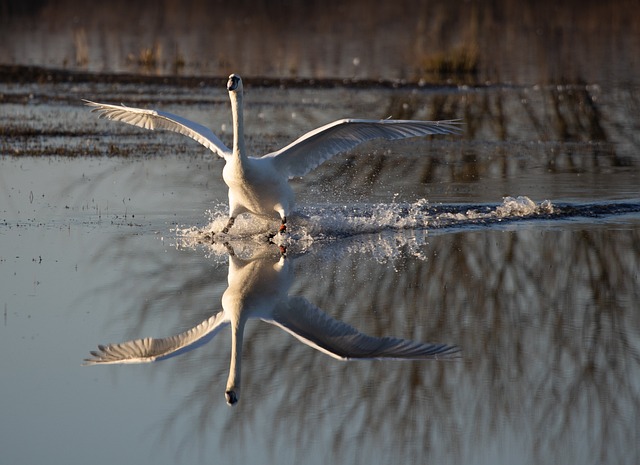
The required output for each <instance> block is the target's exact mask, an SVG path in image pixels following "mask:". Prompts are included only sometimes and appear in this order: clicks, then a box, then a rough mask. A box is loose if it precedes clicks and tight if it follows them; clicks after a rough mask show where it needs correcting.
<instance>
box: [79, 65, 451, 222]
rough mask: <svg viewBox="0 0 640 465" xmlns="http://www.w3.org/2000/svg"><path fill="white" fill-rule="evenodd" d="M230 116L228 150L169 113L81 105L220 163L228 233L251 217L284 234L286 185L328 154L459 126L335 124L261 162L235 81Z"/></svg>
mask: <svg viewBox="0 0 640 465" xmlns="http://www.w3.org/2000/svg"><path fill="white" fill-rule="evenodd" d="M227 90H228V91H229V98H230V99H231V111H232V116H233V135H234V137H233V150H231V149H229V148H228V147H227V146H226V145H225V144H224V143H223V142H222V141H221V140H220V139H218V137H217V136H216V135H215V134H214V133H213V132H212V131H211V130H210V129H208V128H206V127H204V126H202V125H200V124H198V123H194V122H193V121H189V120H188V119H185V118H182V117H180V116H177V115H173V114H171V113H166V112H163V111H157V110H146V109H141V108H131V107H127V106H124V105H122V106H117V105H108V104H103V103H95V102H91V101H88V100H85V102H86V104H87V105H89V106H91V107H93V110H92V111H96V112H98V113H99V114H100V117H103V118H107V119H112V120H114V121H122V122H124V123H128V124H131V125H134V126H138V127H141V128H145V129H151V130H155V129H164V130H168V131H174V132H178V133H180V134H183V135H185V136H188V137H190V138H192V139H194V140H195V141H197V142H199V143H200V144H202V145H204V146H205V147H207V148H208V149H209V150H211V151H212V152H214V153H216V154H218V155H219V156H220V157H222V158H224V159H225V161H226V164H225V167H224V170H223V178H224V181H225V182H226V184H227V186H228V187H229V221H228V223H227V225H226V227H225V228H224V229H223V232H228V230H229V228H230V227H231V226H232V225H233V222H234V220H235V218H236V217H237V216H238V215H240V214H242V213H252V214H254V215H257V216H261V217H266V218H280V220H281V222H282V226H281V228H280V230H281V231H282V230H284V229H285V225H286V219H287V216H288V215H289V214H290V212H291V210H292V208H293V202H294V195H293V191H292V190H291V187H290V186H289V183H288V180H289V179H290V178H292V177H296V176H304V175H305V174H307V173H308V172H309V171H311V170H312V169H314V168H316V167H317V166H318V165H320V164H321V163H323V162H325V161H326V160H328V159H329V158H331V157H333V156H334V155H336V154H338V153H341V152H345V151H347V150H350V149H353V148H354V147H356V146H357V145H359V144H361V143H363V142H366V141H370V140H373V139H387V140H395V139H405V138H409V137H420V136H426V135H432V134H458V133H460V131H461V129H460V122H459V121H457V120H448V121H413V120H392V119H386V120H365V119H341V120H338V121H334V122H333V123H329V124H327V125H325V126H322V127H319V128H317V129H314V130H313V131H310V132H308V133H306V134H305V135H303V136H302V137H300V138H298V139H297V140H295V141H294V142H292V143H291V144H289V145H287V146H286V147H283V148H281V149H280V150H277V151H275V152H272V153H269V154H267V155H264V156H263V157H250V156H248V154H247V152H246V149H245V143H244V119H243V105H242V99H243V90H242V80H241V79H240V76H237V75H235V74H232V75H231V76H229V81H228V82H227Z"/></svg>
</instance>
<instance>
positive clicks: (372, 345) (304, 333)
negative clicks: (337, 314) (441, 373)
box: [268, 297, 459, 360]
mask: <svg viewBox="0 0 640 465" xmlns="http://www.w3.org/2000/svg"><path fill="white" fill-rule="evenodd" d="M268 321H269V320H268ZM269 322H270V323H273V324H275V325H277V326H280V327H281V328H282V329H284V330H285V331H287V332H289V333H290V334H292V335H293V336H295V337H296V338H298V339H299V340H301V341H302V342H304V343H305V344H307V345H309V346H311V347H313V348H315V349H317V350H319V351H321V352H324V353H325V354H328V355H330V356H332V357H334V358H337V359H340V360H350V359H398V360H419V359H437V358H451V356H452V355H454V354H455V353H456V352H458V351H459V349H458V348H457V347H456V346H449V345H446V344H430V343H422V342H415V341H410V340H407V339H399V338H395V337H373V336H368V335H366V334H363V333H361V332H360V331H358V330H357V329H355V328H353V327H352V326H349V325H348V324H346V323H344V322H341V321H338V320H335V319H333V318H331V317H330V316H329V315H327V314H326V313H325V312H323V311H322V310H320V309H319V308H317V307H315V306H314V305H312V304H311V303H310V302H309V301H307V300H306V299H305V298H303V297H291V298H290V299H289V305H288V306H285V307H284V308H280V309H278V310H277V311H276V312H275V313H274V317H273V320H272V321H269Z"/></svg>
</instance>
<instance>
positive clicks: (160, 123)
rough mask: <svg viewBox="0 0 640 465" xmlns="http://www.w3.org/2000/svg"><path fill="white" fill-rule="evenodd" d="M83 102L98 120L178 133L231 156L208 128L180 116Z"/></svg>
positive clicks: (220, 153)
mask: <svg viewBox="0 0 640 465" xmlns="http://www.w3.org/2000/svg"><path fill="white" fill-rule="evenodd" d="M83 101H84V102H85V104H86V105H87V106H90V107H93V108H92V110H91V111H95V112H97V113H98V114H99V117H100V118H106V119H111V120H114V121H122V122H123V123H127V124H131V125H133V126H138V127H140V128H144V129H151V130H152V131H153V130H155V129H165V130H167V131H173V132H178V133H180V134H183V135H185V136H187V137H190V138H192V139H193V140H195V141H197V142H199V143H201V144H202V145H204V146H205V147H207V148H208V149H209V150H211V151H212V152H214V153H216V154H218V155H219V156H221V157H222V158H225V157H226V156H228V155H230V154H231V150H229V148H228V147H227V146H226V145H224V143H222V141H221V140H220V139H218V137H217V136H216V135H215V134H214V133H213V132H212V131H211V130H210V129H209V128H206V127H204V126H202V125H201V124H198V123H194V122H193V121H190V120H188V119H186V118H183V117H181V116H178V115H174V114H172V113H167V112H164V111H158V110H146V109H144V108H133V107H127V106H125V105H121V106H118V105H109V104H106V103H96V102H92V101H90V100H83Z"/></svg>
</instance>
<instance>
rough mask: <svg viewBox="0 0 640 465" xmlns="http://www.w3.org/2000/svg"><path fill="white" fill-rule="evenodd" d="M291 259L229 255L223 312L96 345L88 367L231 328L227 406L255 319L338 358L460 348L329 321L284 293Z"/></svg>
mask: <svg viewBox="0 0 640 465" xmlns="http://www.w3.org/2000/svg"><path fill="white" fill-rule="evenodd" d="M292 279H293V278H292V273H291V265H290V260H288V259H285V258H284V257H280V259H279V260H278V261H277V262H276V261H274V260H273V259H272V258H270V257H261V258H254V259H251V260H242V259H240V258H238V257H237V256H235V255H234V254H233V253H232V252H231V253H230V255H229V276H228V281H229V287H228V288H227V290H226V291H225V292H224V294H223V296H222V308H223V310H222V311H220V312H218V313H216V314H215V315H213V316H212V317H210V318H208V319H206V320H204V321H203V322H201V323H200V324H198V325H196V326H194V327H193V328H191V329H189V330H187V331H185V332H183V333H181V334H177V335H175V336H170V337H167V338H163V339H154V338H144V339H136V340H133V341H127V342H123V343H120V344H109V345H99V346H98V349H99V350H98V351H92V352H91V355H92V356H93V358H89V359H85V364H86V365H96V364H114V363H144V362H153V361H157V360H163V359H166V358H169V357H173V356H176V355H178V354H181V353H183V352H186V351H189V350H192V349H194V348H196V347H199V346H200V345H202V344H204V343H205V342H207V341H209V340H210V339H211V338H213V336H215V335H216V334H217V333H218V331H219V330H220V329H222V328H224V327H225V326H227V325H228V324H230V325H231V334H232V338H231V362H230V367H229V378H228V380H227V386H226V389H225V398H226V400H227V403H228V404H229V405H233V404H235V403H237V402H238V399H239V398H240V384H241V383H240V375H241V369H240V364H241V359H242V339H243V332H244V327H245V323H246V322H247V320H248V319H249V318H259V319H261V320H263V321H266V322H267V323H271V324H274V325H276V326H279V327H280V328H282V329H284V330H285V331H287V332H289V333H290V334H292V335H293V336H295V337H296V338H298V339H299V340H301V341H302V342H304V343H305V344H307V345H309V346H311V347H313V348H315V349H317V350H319V351H321V352H324V353H325V354H328V355H330V356H332V357H334V358H337V359H340V360H350V359H396V360H419V359H438V358H443V359H444V358H451V356H454V355H455V353H456V352H458V348H457V347H455V346H449V345H445V344H428V343H421V342H414V341H409V340H405V339H398V338H394V337H381V338H379V337H372V336H367V335H366V334H363V333H361V332H359V331H358V330H356V329H355V328H353V327H351V326H349V325H347V324H346V323H343V322H341V321H338V320H335V319H333V318H331V317H330V316H329V315H327V314H326V313H324V312H323V311H322V310H320V309H319V308H317V307H315V306H314V305H313V304H311V303H310V302H309V301H307V300H306V299H305V298H304V297H291V296H289V295H288V290H289V287H290V286H291V283H292Z"/></svg>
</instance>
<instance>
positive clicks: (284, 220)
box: [278, 216, 287, 234]
mask: <svg viewBox="0 0 640 465" xmlns="http://www.w3.org/2000/svg"><path fill="white" fill-rule="evenodd" d="M278 232H279V233H280V234H284V233H286V232H287V217H286V216H285V217H283V218H282V224H281V225H280V228H278Z"/></svg>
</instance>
